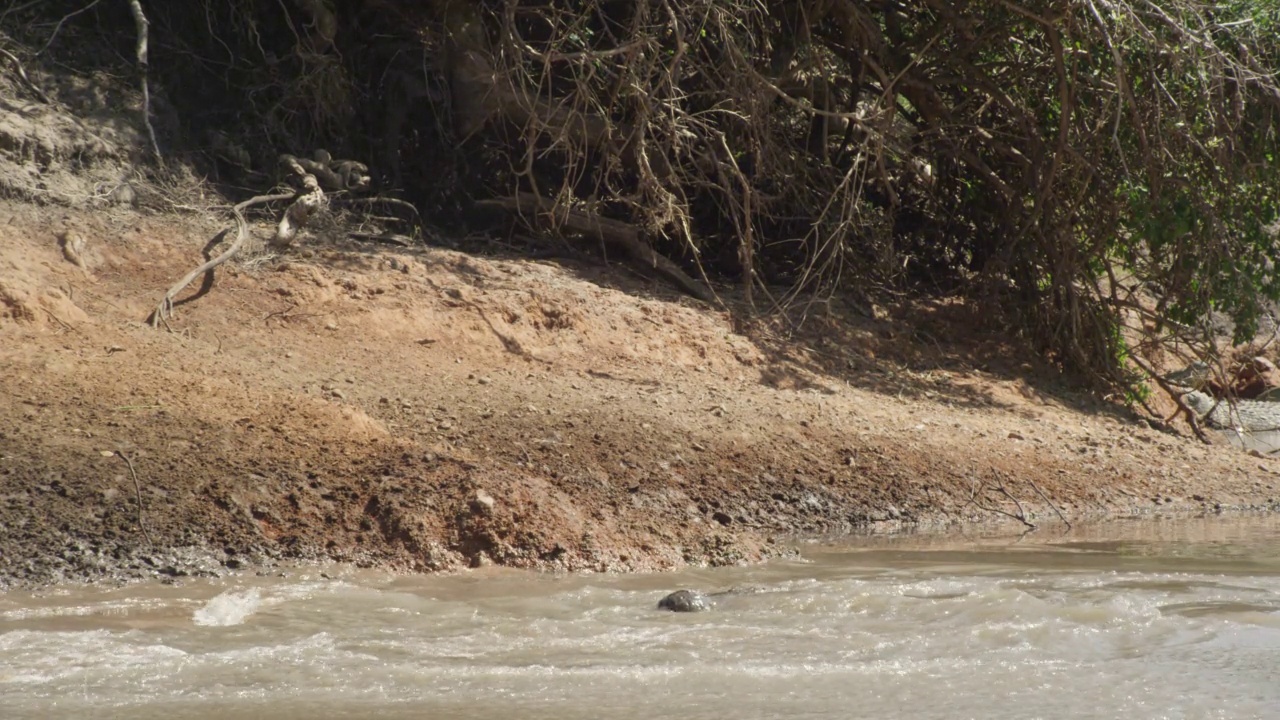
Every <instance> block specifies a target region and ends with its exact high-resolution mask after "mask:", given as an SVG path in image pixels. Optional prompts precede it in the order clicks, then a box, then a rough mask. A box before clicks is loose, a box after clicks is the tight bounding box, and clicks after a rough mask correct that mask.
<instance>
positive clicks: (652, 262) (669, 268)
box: [476, 192, 715, 302]
mask: <svg viewBox="0 0 1280 720" xmlns="http://www.w3.org/2000/svg"><path fill="white" fill-rule="evenodd" d="M476 205H477V206H479V207H489V208H496V209H501V210H504V211H506V212H510V213H515V214H518V215H521V216H524V217H528V216H529V215H534V214H551V213H554V214H555V215H556V219H557V220H558V221H559V225H560V227H562V228H564V229H566V230H569V231H570V232H576V233H580V234H582V235H586V236H587V237H591V238H595V239H596V240H598V241H600V242H604V243H606V244H610V245H614V246H616V247H619V248H621V249H622V250H623V251H624V252H625V253H626V254H627V256H628V257H630V258H631V259H632V260H635V261H637V262H639V263H642V264H644V265H646V266H648V267H650V268H652V269H653V270H655V271H656V272H657V273H658V274H659V275H661V276H663V277H665V278H666V279H668V280H670V281H671V282H672V283H674V284H675V285H676V286H677V287H679V288H680V289H681V290H683V291H685V292H686V293H688V294H690V295H692V296H693V297H696V298H698V299H699V300H703V301H705V302H715V295H714V294H712V292H711V290H710V289H709V288H707V286H706V285H704V284H702V283H701V282H699V281H697V280H695V279H694V278H692V277H690V276H689V274H688V273H686V272H685V271H684V270H681V269H680V266H679V265H676V264H675V263H674V262H672V261H671V260H670V259H669V258H666V257H664V256H662V255H660V254H659V253H657V252H656V251H654V249H653V248H651V247H649V244H648V243H646V242H645V241H644V240H643V239H642V238H641V236H640V231H638V230H636V229H635V228H634V227H632V226H630V225H628V224H626V223H624V222H621V221H619V220H613V219H610V218H603V217H600V216H599V215H595V214H593V213H588V212H583V211H580V210H567V211H565V210H557V209H555V208H554V206H553V204H552V203H551V202H550V201H548V200H544V199H543V198H542V197H540V196H538V195H535V194H534V193H529V192H519V193H516V194H515V196H514V197H510V198H495V199H492V200H481V201H479V202H477V203H476Z"/></svg>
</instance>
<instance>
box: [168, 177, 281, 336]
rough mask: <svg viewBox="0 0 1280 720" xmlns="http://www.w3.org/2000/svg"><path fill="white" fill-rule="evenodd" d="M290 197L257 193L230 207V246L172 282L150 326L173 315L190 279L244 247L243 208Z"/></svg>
mask: <svg viewBox="0 0 1280 720" xmlns="http://www.w3.org/2000/svg"><path fill="white" fill-rule="evenodd" d="M292 197H294V196H293V195H292V194H280V195H258V196H255V197H251V198H249V199H248V200H245V201H244V202H242V203H239V204H237V205H236V206H234V207H232V208H231V213H232V214H233V215H234V216H235V220H236V239H235V241H234V242H232V243H231V247H229V248H227V249H226V251H225V252H223V253H222V254H221V255H219V256H218V257H215V258H213V259H212V260H210V261H208V262H206V263H204V264H203V265H201V266H200V267H198V268H196V269H195V270H192V271H191V272H189V273H187V274H186V275H184V276H183V277H182V279H181V280H179V281H178V282H176V283H174V285H173V287H171V288H169V291H168V292H166V293H165V294H164V298H163V299H162V300H161V301H160V304H159V305H158V306H157V307H156V309H155V310H154V311H152V313H151V316H150V317H149V318H147V322H148V323H150V324H151V327H159V326H160V323H162V322H168V320H169V318H170V317H172V316H173V299H174V298H175V297H177V295H178V293H180V292H182V291H183V289H185V288H186V287H187V286H188V285H190V284H191V281H192V280H195V279H196V278H197V277H198V276H200V275H202V274H204V273H207V272H210V271H212V270H213V269H214V268H216V267H218V266H219V265H221V264H222V263H224V262H226V261H228V260H230V259H231V258H232V257H234V256H235V254H236V253H238V252H240V250H241V248H243V247H244V243H245V241H246V240H248V239H249V223H248V221H246V220H245V219H244V211H245V209H247V208H250V207H253V206H254V205H262V204H264V203H269V202H276V201H279V200H288V199H290V198H292ZM228 232H231V230H230V229H227V230H223V231H222V233H221V235H222V236H224V237H225V235H226V233H228Z"/></svg>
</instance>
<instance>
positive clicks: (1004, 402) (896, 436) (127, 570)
mask: <svg viewBox="0 0 1280 720" xmlns="http://www.w3.org/2000/svg"><path fill="white" fill-rule="evenodd" d="M115 213H116V214H114V215H110V216H108V215H103V214H95V213H74V212H72V213H64V212H63V211H53V210H48V209H42V208H37V207H34V206H30V205H24V204H20V203H10V204H6V205H2V206H0V268H2V269H3V271H2V272H0V285H3V286H4V287H5V288H6V289H7V290H6V295H5V297H7V298H11V299H10V300H7V301H6V304H5V306H4V307H6V308H8V309H7V310H5V311H4V312H3V314H0V376H2V377H3V378H4V381H3V385H2V386H0V388H2V392H3V402H0V576H3V577H4V578H6V582H15V581H23V582H25V581H47V580H50V579H56V578H59V577H94V576H101V575H102V574H104V573H105V574H107V575H109V576H119V575H120V574H121V573H123V574H124V575H126V576H135V575H136V576H145V575H148V574H151V573H155V572H167V573H170V574H172V573H177V572H189V571H198V570H201V569H203V570H204V571H216V570H218V569H219V568H220V567H222V566H229V567H239V566H242V565H244V564H245V563H249V562H253V561H261V560H267V559H271V558H275V557H323V558H333V559H339V560H348V561H354V562H359V563H362V564H377V565H382V566H387V567H395V568H401V569H417V570H434V569H450V568H461V567H467V566H475V565H483V564H487V563H502V564H507V565H512V566H518V567H535V568H546V569H600V570H604V569H631V570H643V569H660V568H669V567H675V566H678V565H680V564H682V563H688V562H692V563H729V562H740V561H752V560H757V559H760V558H762V557H767V556H769V555H771V554H776V553H777V552H781V551H783V548H785V543H781V542H778V540H779V539H780V538H787V537H791V536H793V535H795V534H805V533H830V532H843V531H848V530H851V529H856V528H866V527H870V528H876V527H879V528H885V529H893V528H897V527H900V526H901V525H902V524H903V523H904V522H913V521H929V522H937V523H949V522H966V521H974V520H992V519H997V520H1002V521H1007V522H1010V523H1011V524H1013V523H1012V521H1011V520H1009V519H1008V517H1007V516H1006V515H1002V514H1001V513H1010V514H1013V513H1016V511H1017V505H1015V504H1014V503H1013V502H1012V500H1013V499H1016V500H1017V501H1018V502H1019V503H1020V504H1021V507H1022V508H1023V509H1024V511H1025V512H1026V513H1027V514H1028V518H1029V519H1031V520H1032V521H1034V522H1049V521H1052V520H1053V518H1054V517H1056V513H1055V512H1054V509H1053V508H1052V507H1050V506H1049V504H1048V503H1047V502H1046V501H1045V499H1046V498H1050V499H1052V501H1053V503H1054V504H1055V505H1056V506H1057V509H1058V510H1061V511H1062V512H1063V513H1064V514H1065V515H1066V516H1067V517H1069V518H1071V519H1073V520H1077V521H1079V520H1080V519H1082V518H1086V517H1096V516H1103V515H1107V514H1115V513H1128V512H1135V511H1139V510H1143V509H1148V510H1149V509H1152V508H1156V507H1164V508H1179V509H1184V510H1185V509H1208V510H1212V509H1214V508H1215V507H1219V506H1239V505H1255V506H1263V505H1266V504H1268V503H1271V502H1274V500H1273V498H1274V497H1275V496H1276V495H1277V494H1275V493H1273V490H1274V486H1275V483H1276V481H1277V480H1276V475H1275V468H1274V466H1273V464H1272V463H1271V461H1262V460H1258V459H1254V458H1251V457H1248V456H1246V455H1244V454H1242V453H1238V452H1234V451H1231V450H1230V449H1227V448H1216V447H1206V446H1202V445H1199V444H1196V443H1195V442H1194V441H1191V440H1188V439H1185V438H1181V437H1177V436H1173V435H1167V434H1163V433H1160V432H1156V431H1154V430H1151V429H1148V428H1146V427H1145V426H1144V425H1141V424H1137V423H1135V422H1133V421H1131V420H1129V419H1126V417H1125V416H1124V414H1123V413H1117V412H1115V411H1114V409H1110V408H1108V407H1107V406H1101V405H1097V404H1091V403H1090V402H1089V401H1088V400H1087V399H1083V398H1079V397H1075V396H1074V395H1073V393H1072V392H1071V391H1070V390H1069V389H1066V388H1064V387H1063V386H1061V385H1059V384H1057V381H1056V380H1054V379H1053V377H1052V376H1051V375H1049V374H1047V373H1043V372H1040V371H1037V370H1036V367H1035V365H1034V363H1030V364H1028V363H1027V362H1025V361H1023V360H1020V359H1018V358H1017V356H1016V354H1014V353H1012V352H1011V351H1010V350H1009V348H1008V347H1007V345H1006V344H1005V343H1004V342H1002V341H1001V340H1000V339H999V338H993V337H981V336H975V335H974V334H973V333H972V331H970V330H969V329H968V328H969V327H972V326H973V323H972V322H971V320H972V319H971V318H968V317H967V315H966V312H967V311H966V310H965V309H964V308H962V307H959V306H953V305H948V304H945V303H942V304H938V305H933V306H925V307H919V308H915V309H911V310H910V311H909V312H908V311H903V312H899V313H898V317H897V319H894V320H889V319H882V320H868V319H866V318H863V317H861V316H859V315H858V314H857V313H856V312H853V311H852V310H847V309H842V308H840V307H838V306H829V307H828V308H827V309H826V310H825V311H824V312H825V314H823V313H818V314H815V315H814V317H813V318H812V320H811V322H810V323H809V325H808V326H807V327H808V328H809V330H808V332H807V334H803V335H796V336H793V337H791V338H783V337H781V336H780V335H778V334H777V333H774V332H771V331H770V329H769V327H768V326H766V325H763V324H756V325H749V326H743V325H740V324H736V323H734V322H733V321H732V320H731V318H730V316H729V315H728V314H726V313H724V312H722V311H717V310H712V309H708V308H707V307H705V306H702V305H700V304H698V303H696V302H695V301H692V300H689V299H687V298H683V297H679V296H676V295H674V294H670V295H668V294H665V293H663V292H662V291H661V290H658V289H656V288H654V287H653V286H650V285H648V284H646V283H643V282H641V281H638V280H635V279H634V278H632V277H630V276H618V275H614V274H612V273H610V272H609V271H607V269H603V268H599V267H590V266H583V265H576V264H557V263H552V262H531V261H522V260H509V259H501V258H495V257H479V256H472V255H467V254H463V253H459V252H454V251H448V250H442V249H438V248H419V249H414V250H393V251H388V250H386V249H384V248H369V247H363V246H350V247H342V248H337V247H312V248H304V249H302V250H300V251H298V252H297V253H295V254H293V255H290V256H286V257H277V258H269V257H262V256H259V257H256V258H246V259H245V261H244V262H243V263H242V264H239V265H232V266H229V267H226V268H225V269H220V270H219V271H218V274H217V280H216V282H215V283H214V285H213V286H212V289H211V290H210V291H209V292H208V293H206V294H203V295H200V296H199V297H197V298H196V299H194V300H192V301H190V302H181V304H179V305H178V307H177V310H176V316H175V318H174V320H173V321H171V324H170V326H169V328H168V330H165V329H160V330H154V329H152V328H150V327H148V326H146V325H144V324H143V323H142V319H143V318H145V317H146V316H147V314H148V313H149V312H150V310H151V308H152V307H154V304H155V303H156V302H157V300H158V298H159V297H160V296H161V294H162V293H163V292H164V289H165V288H166V287H168V285H169V284H170V283H171V282H172V280H173V279H174V278H175V277H177V276H179V275H181V274H183V273H184V272H186V271H187V270H188V269H189V268H190V267H191V266H192V265H193V264H194V263H195V262H197V260H198V258H199V248H200V247H201V246H202V245H203V244H204V243H205V242H206V241H207V239H208V238H209V237H211V236H212V235H213V234H214V232H216V230H217V229H218V226H217V225H216V224H211V223H210V222H208V221H206V220H193V219H183V218H179V217H173V216H147V215H141V214H136V213H133V212H128V211H123V210H117V211H115ZM64 215H65V217H64ZM67 227H71V228H73V229H74V230H75V231H76V232H78V233H80V235H81V236H82V237H83V238H84V239H85V246H84V248H83V250H84V253H83V256H84V257H85V258H88V259H87V260H86V261H85V262H84V263H83V265H84V267H80V266H77V265H73V264H72V263H71V262H69V261H68V259H67V257H66V256H65V255H64V254H63V252H62V250H61V246H60V241H59V233H60V232H63V231H65V229H66V228H67ZM257 231H258V232H259V233H261V234H265V233H267V232H268V229H267V228H266V225H265V223H264V225H263V226H260V227H259V228H257ZM192 292H194V291H188V294H187V295H184V299H185V298H187V297H189V296H190V294H191V293H192ZM912 338H927V342H926V341H922V340H913V339H912ZM121 454H123V457H127V458H129V460H130V461H131V462H132V463H133V465H134V467H135V468H136V470H137V473H138V479H139V484H138V487H136V488H135V486H134V484H133V479H132V477H131V474H130V471H129V468H128V467H127V464H126V463H125V462H124V461H123V459H122V455H121ZM139 498H140V499H141V508H140V507H139V502H138V501H139ZM140 509H141V513H140V512H139V510H140ZM144 530H145V532H144ZM148 537H149V538H150V542H149V541H148V539H147V538H148ZM172 548H189V549H191V548H193V549H195V550H192V551H189V552H186V554H182V553H176V554H175V553H174V552H172V551H171V549H172ZM197 551H198V552H197Z"/></svg>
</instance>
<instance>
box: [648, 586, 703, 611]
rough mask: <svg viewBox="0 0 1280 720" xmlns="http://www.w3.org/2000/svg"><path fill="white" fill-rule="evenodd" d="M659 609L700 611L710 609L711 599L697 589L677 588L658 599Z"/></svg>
mask: <svg viewBox="0 0 1280 720" xmlns="http://www.w3.org/2000/svg"><path fill="white" fill-rule="evenodd" d="M658 609H659V610H670V611H671V612H701V611H703V610H710V609H711V600H710V599H709V598H708V597H707V596H706V595H703V594H702V593H700V592H698V591H697V590H677V591H675V592H673V593H671V594H670V595H668V596H666V597H664V598H662V599H661V600H659V601H658Z"/></svg>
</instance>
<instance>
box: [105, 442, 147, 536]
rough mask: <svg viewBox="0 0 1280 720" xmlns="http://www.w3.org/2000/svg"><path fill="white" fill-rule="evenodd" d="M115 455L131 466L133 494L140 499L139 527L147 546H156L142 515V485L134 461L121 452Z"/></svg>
mask: <svg viewBox="0 0 1280 720" xmlns="http://www.w3.org/2000/svg"><path fill="white" fill-rule="evenodd" d="M115 454H116V457H118V458H120V459H121V460H123V461H124V462H125V464H126V465H128V466H129V474H130V475H132V476H133V492H134V493H135V495H136V496H137V498H138V527H139V528H140V529H141V530H142V536H143V537H145V538H146V539H147V544H148V545H154V544H155V542H153V541H152V540H151V533H150V532H148V531H147V523H146V520H145V518H144V517H143V515H142V484H141V483H139V482H138V473H137V471H136V470H134V469H133V461H132V460H130V459H129V456H127V455H125V454H124V453H122V452H120V451H119V450H117V451H116V453H115Z"/></svg>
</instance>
